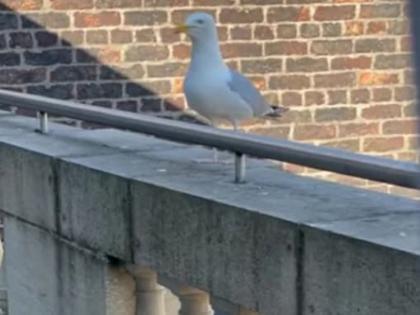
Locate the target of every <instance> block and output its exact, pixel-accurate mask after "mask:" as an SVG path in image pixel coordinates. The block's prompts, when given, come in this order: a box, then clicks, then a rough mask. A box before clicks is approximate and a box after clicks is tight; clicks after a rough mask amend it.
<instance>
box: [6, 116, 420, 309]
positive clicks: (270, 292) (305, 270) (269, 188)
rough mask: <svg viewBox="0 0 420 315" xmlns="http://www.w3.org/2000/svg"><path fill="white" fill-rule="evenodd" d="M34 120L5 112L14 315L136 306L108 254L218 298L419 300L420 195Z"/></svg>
mask: <svg viewBox="0 0 420 315" xmlns="http://www.w3.org/2000/svg"><path fill="white" fill-rule="evenodd" d="M35 126H36V121H34V120H32V119H28V118H21V117H14V116H11V115H7V114H0V152H1V154H0V174H1V175H2V176H1V177H0V197H1V198H0V209H1V210H2V212H3V213H4V214H5V216H6V235H5V236H6V267H7V268H6V271H7V273H6V275H7V281H8V285H9V288H8V289H9V299H10V311H11V314H13V315H14V314H17V315H20V314H22V315H23V314H28V310H29V309H30V310H31V311H32V313H31V314H39V315H41V314H42V315H45V314H81V315H84V314H89V315H91V314H104V312H107V314H114V313H113V311H111V310H112V307H113V306H114V307H115V305H125V306H127V305H128V306H127V307H129V308H130V307H132V305H133V304H132V303H133V300H132V299H133V297H132V295H133V283H132V281H130V280H129V278H127V275H126V273H125V272H124V271H123V270H121V269H118V267H115V268H116V269H111V271H107V268H109V266H108V265H109V263H110V262H111V261H112V262H115V261H119V262H120V263H121V262H124V263H136V264H140V265H145V266H148V267H151V268H153V269H154V270H156V271H157V272H158V273H159V276H160V279H161V280H160V281H161V282H162V283H165V284H168V285H169V284H170V283H176V285H189V286H193V287H196V288H199V289H202V290H204V291H207V292H209V293H210V294H211V296H212V299H213V301H214V305H216V306H220V307H222V308H223V309H222V310H228V309H235V308H236V309H237V308H238V307H239V306H241V307H245V308H249V309H254V310H256V311H258V312H260V313H261V314H267V315H271V314H273V315H274V314H282V315H289V314H290V315H295V314H299V315H300V314H307V315H309V314H317V315H325V314H340V315H354V314H362V315H372V314H376V313H378V314H382V315H400V314H406V315H417V313H418V310H419V308H420V294H419V293H420V269H419V268H420V234H419V232H420V207H419V203H418V202H415V201H413V200H409V199H404V198H400V197H394V196H390V195H384V194H381V193H376V192H370V191H366V190H360V189H355V188H350V187H346V186H343V185H337V184H332V183H327V182H322V181H319V180H313V179H307V178H301V177H298V176H295V175H292V174H289V173H286V172H283V171H280V170H278V169H275V168H274V167H273V166H272V165H271V164H269V163H265V162H262V161H255V160H250V161H249V169H248V181H247V183H245V184H243V185H236V184H234V183H233V168H232V165H225V164H223V165H213V164H198V163H195V162H194V161H193V160H194V159H196V158H203V157H208V156H211V154H212V152H211V150H207V149H203V148H200V147H194V146H186V145H179V144H173V143H169V142H167V141H162V140H158V139H154V138H150V137H145V136H141V135H136V134H132V133H128V132H121V131H116V130H96V131H87V130H81V129H77V128H71V127H66V126H59V125H54V124H53V125H52V126H51V129H52V132H51V134H49V135H40V134H36V133H34V132H33V129H34V128H35ZM11 187H13V190H12V189H11ZM12 192H18V193H17V194H16V193H13V194H12ZM51 195H52V196H53V197H51ZM113 288H115V289H113ZM110 296H111V297H117V298H116V300H117V301H119V302H113V303H110V302H109V301H110V298H109V297H110ZM22 301H23V302H22ZM92 301H95V303H93V305H91V304H92ZM121 301H123V302H121ZM118 303H120V304H118ZM117 308H118V307H117ZM114 309H115V308H114ZM66 312H67V313H66ZM115 314H118V313H115Z"/></svg>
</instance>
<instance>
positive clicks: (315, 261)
mask: <svg viewBox="0 0 420 315" xmlns="http://www.w3.org/2000/svg"><path fill="white" fill-rule="evenodd" d="M416 220H417V222H419V220H420V217H419V216H417V219H416ZM417 232H419V230H417ZM304 235H305V239H304V244H305V245H304V256H303V266H304V267H303V268H304V269H303V270H304V273H303V277H302V278H303V288H304V290H303V296H302V298H303V301H302V302H303V314H308V315H309V314H315V315H325V314H366V315H368V314H381V315H398V314H412V315H414V314H418V312H419V310H420V308H419V305H420V286H419V283H420V263H419V256H418V255H415V254H409V253H406V252H402V251H398V250H396V249H391V248H387V247H381V246H375V245H373V244H372V243H369V242H365V241H361V240H358V239H354V238H350V237H345V236H340V235H337V234H335V233H332V232H329V231H322V230H318V229H312V228H305V229H304Z"/></svg>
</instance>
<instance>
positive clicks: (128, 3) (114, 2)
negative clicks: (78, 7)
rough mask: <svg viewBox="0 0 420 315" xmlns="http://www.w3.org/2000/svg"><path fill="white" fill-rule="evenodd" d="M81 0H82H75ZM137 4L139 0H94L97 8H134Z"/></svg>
mask: <svg viewBox="0 0 420 315" xmlns="http://www.w3.org/2000/svg"><path fill="white" fill-rule="evenodd" d="M76 1H83V0H76ZM138 6H139V0H95V7H97V8H99V9H111V8H123V9H127V8H134V7H138Z"/></svg>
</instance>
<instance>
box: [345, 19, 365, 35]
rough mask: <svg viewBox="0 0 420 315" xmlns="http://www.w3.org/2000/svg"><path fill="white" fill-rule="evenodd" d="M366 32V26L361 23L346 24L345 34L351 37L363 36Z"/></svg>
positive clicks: (350, 22) (351, 22)
mask: <svg viewBox="0 0 420 315" xmlns="http://www.w3.org/2000/svg"><path fill="white" fill-rule="evenodd" d="M364 32H365V24H364V23H363V22H360V21H349V22H346V30H345V32H344V34H346V35H349V36H359V35H363V34H364Z"/></svg>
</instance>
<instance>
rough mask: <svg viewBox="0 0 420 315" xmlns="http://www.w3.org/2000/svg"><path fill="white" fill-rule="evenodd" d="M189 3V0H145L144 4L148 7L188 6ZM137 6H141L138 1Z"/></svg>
mask: <svg viewBox="0 0 420 315" xmlns="http://www.w3.org/2000/svg"><path fill="white" fill-rule="evenodd" d="M137 1H138V0H137ZM188 4H189V1H188V0H144V6H145V7H148V8H155V7H182V6H188ZM137 6H139V3H138V2H137Z"/></svg>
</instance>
